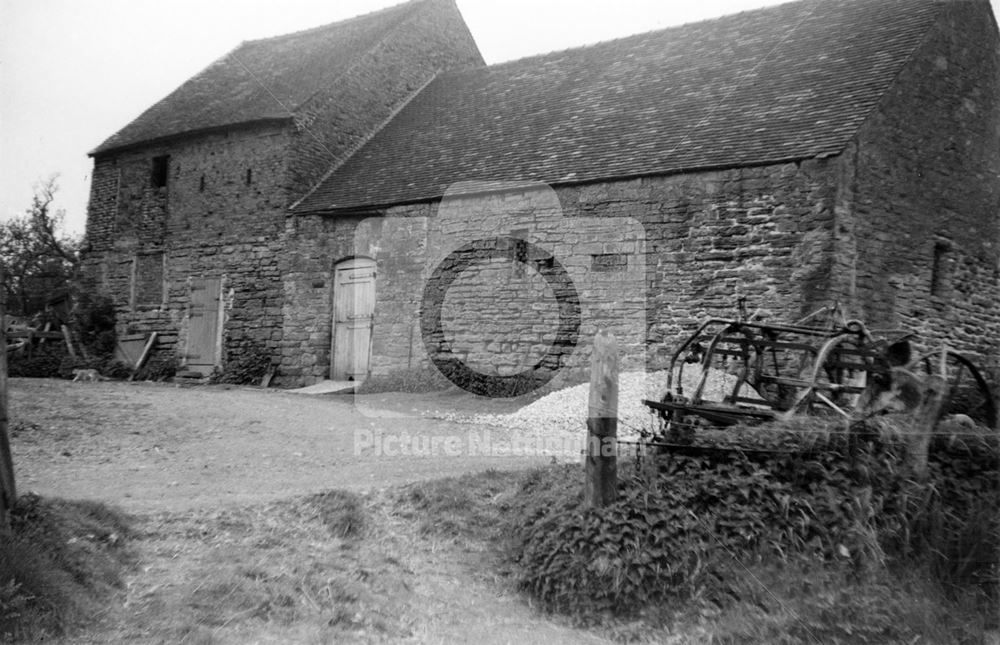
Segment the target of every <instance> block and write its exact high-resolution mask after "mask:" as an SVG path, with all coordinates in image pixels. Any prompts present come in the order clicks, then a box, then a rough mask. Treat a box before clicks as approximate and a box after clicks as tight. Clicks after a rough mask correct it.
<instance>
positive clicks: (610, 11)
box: [0, 0, 1000, 232]
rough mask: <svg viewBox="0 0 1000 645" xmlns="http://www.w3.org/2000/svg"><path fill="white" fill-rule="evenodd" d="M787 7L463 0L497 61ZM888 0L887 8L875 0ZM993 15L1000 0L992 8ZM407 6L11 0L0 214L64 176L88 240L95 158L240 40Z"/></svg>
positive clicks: (74, 218)
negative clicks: (884, 0)
mask: <svg viewBox="0 0 1000 645" xmlns="http://www.w3.org/2000/svg"><path fill="white" fill-rule="evenodd" d="M779 1H780V0H696V1H694V0H683V1H667V0H533V1H532V0H457V2H458V6H459V9H460V10H461V11H462V15H463V16H464V17H465V20H466V22H467V23H468V25H469V28H470V30H471V31H472V35H473V37H474V38H475V39H476V42H477V44H478V45H479V49H480V51H481V52H482V54H483V57H484V58H485V59H486V62H487V63H498V62H502V61H505V60H511V59H514V58H521V57H524V56H530V55H532V54H537V53H542V52H547V51H553V50H558V49H565V48H567V47H573V46H576V45H583V44H587V43H593V42H597V41H600V40H608V39H610V38H617V37H620V36H625V35H629V34H634V33H639V32H643V31H650V30H654V29H659V28H662V27H666V26H670V25H675V24H681V23H685V22H691V21H694V20H701V19H704V18H710V17H714V16H719V15H723V14H727V13H735V12H738V11H744V10H747V9H754V8H757V7H761V6H765V5H769V4H778V3H779ZM870 1H879V0H870ZM991 1H992V2H993V6H994V12H996V11H997V5H998V4H1000V0H991ZM394 4H399V2H398V0H280V2H279V1H276V0H170V1H164V0H0V218H7V217H9V216H11V215H12V214H19V213H22V212H23V211H24V210H25V209H26V208H27V207H28V206H29V204H30V201H31V195H32V186H33V184H34V183H36V182H37V181H38V180H40V179H44V178H46V177H48V176H50V175H52V174H53V173H58V174H59V175H60V178H59V185H60V190H59V193H58V198H57V204H56V205H57V207H58V208H62V209H65V211H66V222H67V224H68V226H69V228H70V229H71V230H73V231H75V232H82V231H83V228H84V223H85V221H86V208H87V196H88V191H89V184H90V171H91V166H92V162H91V160H90V158H88V157H87V152H89V151H90V150H92V149H93V148H94V147H96V146H97V145H98V144H99V143H100V142H101V141H103V140H104V139H105V138H107V137H108V136H110V135H111V134H113V133H114V132H116V131H117V130H119V129H120V128H121V127H123V126H124V125H126V124H127V123H128V122H129V121H131V120H132V119H134V118H135V117H136V116H138V115H139V113H140V112H142V111H143V110H145V109H146V108H147V107H149V106H150V105H152V104H153V103H155V102H156V101H158V100H159V99H161V98H163V97H164V96H166V95H167V94H168V93H170V92H171V91H172V90H174V89H175V88H176V87H177V86H178V85H180V84H181V83H183V82H184V81H185V80H187V79H188V78H190V77H191V76H193V75H194V74H196V73H198V72H199V71H200V70H202V69H203V68H204V67H206V66H207V65H208V64H209V63H211V62H212V61H214V60H215V59H217V58H219V57H220V56H223V55H224V54H225V53H227V52H228V51H230V50H231V49H233V48H234V47H235V46H236V45H238V44H239V43H240V42H241V41H243V40H250V39H254V38H262V37H266V36H275V35H279V34H283V33H288V32H291V31H297V30H300V29H306V28H309V27H316V26H319V25H323V24H327V23H330V22H335V21H338V20H342V19H344V18H349V17H351V16H356V15H359V14H362V13H367V12H369V11H373V10H376V9H380V8H383V7H386V6H390V5H394Z"/></svg>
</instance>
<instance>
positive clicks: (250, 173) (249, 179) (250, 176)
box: [247, 168, 253, 186]
mask: <svg viewBox="0 0 1000 645" xmlns="http://www.w3.org/2000/svg"><path fill="white" fill-rule="evenodd" d="M252 183H253V171H252V170H250V169H249V168H247V186H249V185H250V184H252Z"/></svg>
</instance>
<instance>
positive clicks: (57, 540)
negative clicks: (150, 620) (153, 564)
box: [0, 494, 132, 640]
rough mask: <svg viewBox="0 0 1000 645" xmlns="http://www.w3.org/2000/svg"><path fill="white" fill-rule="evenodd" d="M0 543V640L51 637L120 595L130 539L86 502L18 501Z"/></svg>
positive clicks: (105, 512)
mask: <svg viewBox="0 0 1000 645" xmlns="http://www.w3.org/2000/svg"><path fill="white" fill-rule="evenodd" d="M11 529H12V531H11V535H10V536H7V537H0V640H2V639H9V640H35V639H41V638H45V637H48V636H59V635H64V634H66V633H69V632H71V631H72V630H74V629H76V628H78V627H81V626H83V625H85V624H87V623H89V622H92V621H93V619H94V618H96V617H99V616H100V615H101V614H102V613H103V612H105V611H106V608H107V606H108V604H109V601H110V599H111V598H112V597H113V596H114V595H115V594H116V593H118V592H119V591H120V590H121V587H122V574H123V571H124V570H125V567H126V566H127V564H128V562H129V560H130V557H131V556H130V552H129V550H128V549H127V548H126V546H125V544H126V542H127V541H128V538H129V537H130V536H131V535H132V530H131V528H130V524H129V520H128V519H127V518H126V517H125V516H124V515H123V514H122V513H120V512H118V511H115V510H113V509H111V508H109V507H107V506H105V505H103V504H99V503H97V502H90V501H68V500H61V499H45V498H41V497H39V496H37V495H33V494H27V495H22V496H21V497H20V498H18V500H17V504H16V505H15V507H14V510H13V513H12V521H11Z"/></svg>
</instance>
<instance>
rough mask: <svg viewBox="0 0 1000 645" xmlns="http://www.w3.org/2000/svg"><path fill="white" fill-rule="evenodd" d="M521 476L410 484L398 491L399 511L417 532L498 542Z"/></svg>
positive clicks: (495, 474)
mask: <svg viewBox="0 0 1000 645" xmlns="http://www.w3.org/2000/svg"><path fill="white" fill-rule="evenodd" d="M522 477H523V474H522V473H516V472H505V471H499V470H492V469H491V470H487V471H485V472H483V473H478V474H470V475H462V476H461V477H449V478H446V479H437V480H433V481H427V482H418V483H415V484H409V485H407V486H404V487H402V488H401V489H399V492H398V494H397V497H396V500H397V502H398V504H399V506H398V508H397V511H398V512H399V513H400V514H401V515H402V516H404V517H407V518H409V519H412V520H415V521H416V523H417V527H418V530H419V531H420V532H421V533H425V534H430V533H433V534H437V535H441V536H444V537H450V538H456V539H461V538H474V539H479V540H493V539H498V538H499V536H500V534H501V532H502V531H503V530H504V523H503V519H504V515H505V513H506V512H507V510H508V509H509V508H510V504H511V502H512V501H513V498H514V496H515V495H516V494H517V491H518V488H519V486H520V481H521V479H522Z"/></svg>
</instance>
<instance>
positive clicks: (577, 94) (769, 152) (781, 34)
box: [296, 0, 940, 212]
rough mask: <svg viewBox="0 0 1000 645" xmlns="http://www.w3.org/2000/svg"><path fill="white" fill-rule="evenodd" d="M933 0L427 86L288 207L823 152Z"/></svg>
mask: <svg viewBox="0 0 1000 645" xmlns="http://www.w3.org/2000/svg"><path fill="white" fill-rule="evenodd" d="M939 6H940V1H935V0H800V1H799V2H790V3H787V4H782V5H778V6H774V7H769V8H765V9H759V10H755V11H749V12H744V13H740V14H735V15H730V16H724V17H721V18H717V19H713V20H708V21H704V22H698V23H692V24H688V25H682V26H679V27H674V28H669V29H664V30H661V31H656V32H651V33H646V34H639V35H636V36H631V37H627V38H622V39H619V40H614V41H609V42H604V43H599V44H596V45H591V46H587V47H581V48H578V49H572V50H567V51H561V52H553V53H550V54H544V55H541V56H535V57H531V58H526V59H521V60H517V61H513V62H509V63H504V64H500V65H495V66H491V67H483V68H476V69H472V70H462V71H456V72H449V73H446V74H443V75H441V76H440V77H438V78H437V79H436V80H435V81H434V82H432V83H431V84H430V85H429V86H428V87H427V88H426V89H424V91H423V92H421V94H420V95H418V96H417V97H416V98H415V99H414V100H413V101H412V102H411V103H410V104H409V105H408V106H407V107H406V108H404V109H403V110H402V111H401V112H400V113H399V114H398V115H397V116H396V118H395V119H394V120H393V121H392V122H390V123H389V124H388V125H387V126H386V127H385V128H384V129H383V130H382V131H381V132H380V133H379V134H378V135H376V136H375V137H374V138H373V139H372V140H371V141H370V142H369V143H368V144H367V145H366V146H365V147H363V148H362V149H361V150H359V151H358V152H357V153H356V154H355V155H354V156H352V157H351V158H350V159H349V160H347V162H346V163H344V164H343V165H342V166H341V167H340V168H338V169H336V170H335V171H334V172H333V173H331V174H330V175H329V176H328V177H327V178H326V179H325V180H324V181H323V182H322V183H321V184H320V185H319V186H317V188H316V189H315V190H314V191H313V192H312V193H311V194H309V195H308V196H307V197H306V198H305V199H304V200H303V201H302V202H301V203H300V204H299V205H298V206H297V207H296V210H297V211H300V212H309V211H324V210H336V209H357V208H364V207H366V206H384V205H390V204H396V203H404V202H413V201H421V200H427V199H433V198H436V197H440V196H442V195H443V194H444V192H445V190H446V189H447V188H448V186H449V185H451V184H452V183H454V182H458V181H466V180H479V181H518V180H535V181H542V182H549V183H558V182H560V181H572V182H579V181H592V180H598V179H605V178H613V177H628V176H636V175H646V174H658V173H669V172H677V171H682V170H690V169H696V168H709V167H733V166H740V165H749V164H759V163H766V162H772V161H773V162H778V161H784V160H792V159H803V158H809V157H814V156H828V155H831V154H836V153H838V152H839V151H840V150H841V149H843V147H844V145H845V144H846V143H847V142H848V141H849V140H850V138H851V137H852V136H853V135H854V133H855V132H856V131H857V129H858V127H860V125H861V124H862V123H863V121H864V120H865V118H866V116H867V115H868V114H869V112H870V111H871V109H872V108H873V107H874V106H875V105H876V103H877V102H878V101H879V99H880V97H881V96H882V95H883V94H884V93H885V92H886V91H887V89H888V88H889V87H890V86H891V85H892V83H893V81H894V79H895V77H896V75H897V74H898V72H899V71H900V69H901V68H902V67H903V66H904V65H905V64H906V62H907V60H908V58H909V56H910V55H911V54H912V52H913V51H914V50H915V48H916V47H917V46H918V44H919V43H920V41H921V39H922V37H923V35H924V34H925V33H926V32H927V30H928V29H929V27H930V25H931V24H932V22H933V20H934V19H935V16H936V12H937V9H938V7H939Z"/></svg>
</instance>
